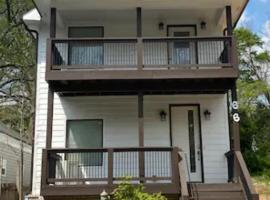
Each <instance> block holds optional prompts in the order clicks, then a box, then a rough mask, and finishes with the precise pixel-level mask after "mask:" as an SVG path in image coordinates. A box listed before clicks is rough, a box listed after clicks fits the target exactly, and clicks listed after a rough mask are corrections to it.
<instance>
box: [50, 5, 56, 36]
mask: <svg viewBox="0 0 270 200" xmlns="http://www.w3.org/2000/svg"><path fill="white" fill-rule="evenodd" d="M55 36H56V8H51V18H50V38H55Z"/></svg>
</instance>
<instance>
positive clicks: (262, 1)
mask: <svg viewBox="0 0 270 200" xmlns="http://www.w3.org/2000/svg"><path fill="white" fill-rule="evenodd" d="M238 26H244V27H247V28H249V29H251V30H252V31H254V32H256V33H257V34H258V35H259V36H261V37H262V39H263V40H264V41H265V42H266V43H267V46H268V47H270V0H250V1H249V4H248V6H247V8H246V10H245V11H244V13H243V15H242V17H241V19H240V21H239V23H238Z"/></svg>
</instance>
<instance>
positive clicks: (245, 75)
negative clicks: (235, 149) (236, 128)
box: [235, 28, 270, 177]
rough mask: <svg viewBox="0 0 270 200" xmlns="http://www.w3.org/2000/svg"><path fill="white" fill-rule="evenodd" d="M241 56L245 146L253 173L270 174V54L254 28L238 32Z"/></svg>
mask: <svg viewBox="0 0 270 200" xmlns="http://www.w3.org/2000/svg"><path fill="white" fill-rule="evenodd" d="M235 35H236V37H237V41H238V42H237V48H238V54H239V58H240V79H239V81H238V85H237V86H238V94H239V103H240V114H241V126H240V133H241V149H242V152H243V156H244V158H245V160H246V161H247V165H248V167H249V169H250V171H251V173H253V174H255V175H266V176H268V177H270V107H269V105H270V104H269V103H270V85H269V83H270V82H269V81H270V79H269V78H270V73H269V70H270V69H269V67H270V54H269V51H268V50H267V49H265V47H264V42H263V41H262V39H261V38H260V37H259V36H258V35H257V34H255V33H253V32H252V31H250V30H248V29H245V28H240V29H237V30H236V31H235Z"/></svg>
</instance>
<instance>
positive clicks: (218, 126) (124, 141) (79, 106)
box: [52, 95, 230, 183]
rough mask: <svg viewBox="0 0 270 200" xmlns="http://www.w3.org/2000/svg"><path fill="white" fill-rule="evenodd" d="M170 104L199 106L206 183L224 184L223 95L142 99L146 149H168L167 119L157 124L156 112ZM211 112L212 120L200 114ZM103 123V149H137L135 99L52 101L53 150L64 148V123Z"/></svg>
mask: <svg viewBox="0 0 270 200" xmlns="http://www.w3.org/2000/svg"><path fill="white" fill-rule="evenodd" d="M170 104H200V106H201V113H200V114H201V126H202V142H203V146H202V148H203V155H204V172H205V182H207V183H220V182H221V183H225V182H227V179H228V176H227V174H228V173H227V161H226V158H225V156H224V153H226V152H227V151H229V149H230V146H229V130H228V120H227V107H226V105H227V103H226V95H185V96H182V95H175V96H145V97H144V119H145V121H144V126H145V146H154V147H155V146H164V147H166V146H170V127H169V119H167V120H166V121H165V122H162V121H160V116H159V112H160V110H165V111H166V112H167V113H169V105H170ZM205 109H208V110H210V111H211V113H212V114H211V120H205V119H204V117H203V116H204V115H203V112H204V110H205ZM168 118H169V116H168ZM70 119H103V126H104V127H103V146H104V147H105V148H106V147H136V146H138V121H137V97H136V96H127V97H124V96H122V97H116V96H112V97H102V96H100V97H61V98H59V97H58V96H56V97H55V108H54V121H53V138H52V147H53V148H65V147H66V146H65V145H66V120H70Z"/></svg>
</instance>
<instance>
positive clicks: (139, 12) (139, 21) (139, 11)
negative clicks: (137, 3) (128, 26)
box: [136, 7, 142, 37]
mask: <svg viewBox="0 0 270 200" xmlns="http://www.w3.org/2000/svg"><path fill="white" fill-rule="evenodd" d="M136 12H137V37H142V8H139V7H138V8H137V9H136Z"/></svg>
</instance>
